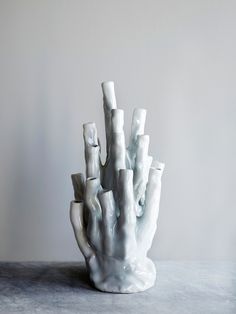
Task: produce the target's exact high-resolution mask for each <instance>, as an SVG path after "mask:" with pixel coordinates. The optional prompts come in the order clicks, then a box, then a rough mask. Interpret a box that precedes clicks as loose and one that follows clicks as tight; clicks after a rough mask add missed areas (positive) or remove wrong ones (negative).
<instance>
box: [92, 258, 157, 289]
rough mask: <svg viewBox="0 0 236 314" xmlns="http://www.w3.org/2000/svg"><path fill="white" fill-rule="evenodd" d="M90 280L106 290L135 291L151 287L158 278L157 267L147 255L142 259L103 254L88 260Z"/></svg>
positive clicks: (97, 286)
mask: <svg viewBox="0 0 236 314" xmlns="http://www.w3.org/2000/svg"><path fill="white" fill-rule="evenodd" d="M87 268H88V271H89V274H90V280H91V281H92V282H93V284H94V286H95V287H96V288H97V289H98V290H101V291H104V292H112V293H135V292H141V291H144V290H147V289H149V288H151V287H152V286H153V285H154V283H155V280H156V268H155V265H154V263H153V262H152V261H151V260H150V259H149V258H147V257H145V258H144V259H142V260H137V259H135V260H129V259H126V260H121V259H116V258H114V257H108V256H104V255H101V254H96V256H92V257H91V258H90V260H88V261H87Z"/></svg>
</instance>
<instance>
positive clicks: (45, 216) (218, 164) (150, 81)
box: [0, 0, 236, 260]
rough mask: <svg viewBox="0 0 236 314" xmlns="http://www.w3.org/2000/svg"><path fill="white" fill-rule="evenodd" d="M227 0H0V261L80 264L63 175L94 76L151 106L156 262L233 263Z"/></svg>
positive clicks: (78, 143)
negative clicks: (160, 167)
mask: <svg viewBox="0 0 236 314" xmlns="http://www.w3.org/2000/svg"><path fill="white" fill-rule="evenodd" d="M235 38H236V2H235V1H228V0H222V1H217V0H194V1H193V0H190V1H189V0H180V1H176V0H165V1H164V0H162V1H161V0H159V1H150V0H145V1H144V0H143V1H134V0H132V1H110V0H107V1H104V0H102V1H101V0H100V1H95V0H94V1H71V0H69V1H68V0H64V1H59V0H57V1H56V0H51V1H46V0H41V1H39V0H38V1H36V0H28V1H27V0H25V1H23V0H18V1H12V0H5V1H4V0H1V1H0V46H1V49H0V110H1V113H0V119H1V121H0V149H1V151H0V171H1V173H0V259H1V260H77V259H81V258H82V257H81V255H80V253H79V250H78V249H77V247H76V243H75V240H74V236H73V233H72V228H71V226H70V222H69V217H68V207H69V202H70V200H71V199H72V197H73V193H72V187H71V182H70V174H71V173H73V172H76V171H79V170H83V169H84V161H83V142H82V128H81V126H82V123H83V122H87V121H94V120H95V121H96V122H97V126H98V130H99V133H100V136H101V139H102V142H103V143H104V129H103V115H102V98H101V89H100V83H101V82H102V81H104V80H114V81H115V83H116V91H117V99H118V103H119V105H120V107H121V108H124V109H125V113H126V131H127V133H128V130H129V125H130V118H131V113H132V109H133V108H134V107H145V108H147V109H148V117H147V126H146V133H147V134H150V137H151V153H152V155H154V156H157V157H158V158H159V159H160V160H162V161H164V162H165V163H166V170H165V173H164V176H163V194H162V200H161V209H160V216H159V221H158V234H157V236H156V237H155V240H154V244H153V247H152V249H151V251H150V255H151V256H152V257H154V258H159V259H236V250H235V247H236V228H235V225H236V223H235V222H236V208H235V201H236V193H235V176H236V165H235V153H236V147H235V140H236V136H235V135H236V108H235V103H236V93H235V79H236V61H235V59H236V43H235Z"/></svg>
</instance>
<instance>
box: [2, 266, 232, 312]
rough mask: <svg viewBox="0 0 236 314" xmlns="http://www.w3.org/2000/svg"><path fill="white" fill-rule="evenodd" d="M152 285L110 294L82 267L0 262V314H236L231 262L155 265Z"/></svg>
mask: <svg viewBox="0 0 236 314" xmlns="http://www.w3.org/2000/svg"><path fill="white" fill-rule="evenodd" d="M156 266H157V270H158V278H157V282H156V285H155V287H153V288H152V289H149V290H147V291H145V292H141V293H137V294H124V295H122V294H111V293H103V292H99V291H97V290H95V289H94V288H92V287H91V286H90V283H89V280H88V275H87V273H86V270H85V266H84V264H83V263H0V313H4V314H8V313H26V314H27V313H30V314H32V313H44V314H47V313H122V314H125V313H128V314H132V313H135V314H136V313H137V314H138V313H145V314H148V313H161V314H165V313H168V314H169V313H171V314H175V313H181V314H185V313H186V314H190V313H196V314H201V313H204V314H211V313H214V314H218V313H219V314H228V313H232V314H235V313H236V263H231V262H226V263H225V262H218V263H207V262H163V261H162V262H157V263H156Z"/></svg>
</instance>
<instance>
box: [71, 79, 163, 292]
mask: <svg viewBox="0 0 236 314" xmlns="http://www.w3.org/2000/svg"><path fill="white" fill-rule="evenodd" d="M102 91H103V101H104V114H105V126H106V144H107V145H106V146H107V158H106V162H105V164H104V165H102V163H101V159H100V151H101V148H100V142H99V140H98V137H97V129H96V126H95V123H86V124H84V126H83V129H84V144H85V160H86V179H84V177H83V175H82V174H81V173H78V174H73V175H72V183H73V187H74V195H75V200H74V201H72V202H71V207H70V218H71V223H72V226H73V229H74V233H75V237H76V240H77V243H78V245H79V248H80V250H81V252H82V253H83V255H84V257H85V260H86V265H87V269H88V272H89V275H90V279H91V281H92V282H93V284H94V286H95V287H96V288H97V289H99V290H102V291H108V292H118V293H133V292H138V291H143V290H146V289H148V288H150V287H151V286H153V285H154V282H155V279H156V269H155V266H154V264H153V262H152V261H151V260H150V259H149V258H148V257H147V252H148V250H149V249H150V247H151V244H152V240H153V237H154V234H155V231H156V222H157V217H158V211H159V202H160V193H161V176H162V172H163V169H164V164H163V163H160V162H158V161H153V159H152V157H151V156H149V155H148V146H149V136H148V135H144V124H145V119H146V110H144V109H135V110H134V113H133V119H132V126H131V136H130V141H129V145H128V148H126V145H125V136H124V131H123V124H124V111H123V110H121V109H117V106H116V97H115V91H114V83H113V82H104V83H102Z"/></svg>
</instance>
